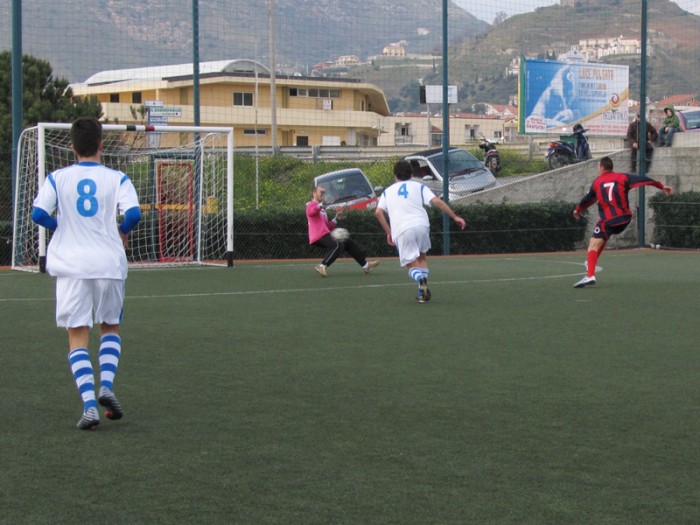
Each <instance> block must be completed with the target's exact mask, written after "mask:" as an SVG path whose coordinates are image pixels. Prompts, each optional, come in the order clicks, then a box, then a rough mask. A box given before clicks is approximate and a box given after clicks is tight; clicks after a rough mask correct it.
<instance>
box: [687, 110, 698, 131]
mask: <svg viewBox="0 0 700 525" xmlns="http://www.w3.org/2000/svg"><path fill="white" fill-rule="evenodd" d="M683 116H684V117H685V127H686V129H697V128H700V111H691V112H688V113H683Z"/></svg>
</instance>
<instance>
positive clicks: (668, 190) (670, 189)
mask: <svg viewBox="0 0 700 525" xmlns="http://www.w3.org/2000/svg"><path fill="white" fill-rule="evenodd" d="M661 191H663V192H664V195H673V191H674V190H673V186H666V185H665V184H664V187H663V188H661Z"/></svg>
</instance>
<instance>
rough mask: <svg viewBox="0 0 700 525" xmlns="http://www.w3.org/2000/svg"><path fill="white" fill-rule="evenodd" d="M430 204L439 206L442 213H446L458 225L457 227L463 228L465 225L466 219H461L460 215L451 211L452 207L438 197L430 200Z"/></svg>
mask: <svg viewBox="0 0 700 525" xmlns="http://www.w3.org/2000/svg"><path fill="white" fill-rule="evenodd" d="M430 204H432V205H433V206H437V207H438V208H440V209H441V210H442V211H443V212H444V213H446V214H447V215H448V216H449V217H450V218H451V219H452V220H453V221H455V222H456V223H457V224H458V225H459V229H460V230H463V229H464V228H466V227H467V221H465V220H464V219H462V217H460V216H458V215H457V214H456V213H455V212H454V211H452V208H450V206H449V205H448V204H447V203H446V202H445V201H444V200H442V199H441V198H440V197H434V198H432V199H431V200H430Z"/></svg>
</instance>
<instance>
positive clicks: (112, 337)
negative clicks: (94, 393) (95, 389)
mask: <svg viewBox="0 0 700 525" xmlns="http://www.w3.org/2000/svg"><path fill="white" fill-rule="evenodd" d="M121 353H122V340H121V338H120V337H119V336H118V335H117V334H107V335H105V336H103V337H102V339H101V340H100V386H103V387H105V388H107V389H109V390H110V391H111V390H113V383H114V376H115V375H117V368H118V367H119V356H121Z"/></svg>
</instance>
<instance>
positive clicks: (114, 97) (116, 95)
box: [109, 93, 119, 103]
mask: <svg viewBox="0 0 700 525" xmlns="http://www.w3.org/2000/svg"><path fill="white" fill-rule="evenodd" d="M109 101H110V102H116V103H118V102H119V93H110V94H109Z"/></svg>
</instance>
